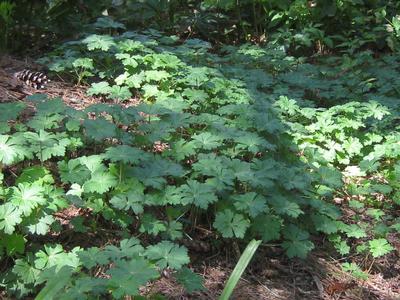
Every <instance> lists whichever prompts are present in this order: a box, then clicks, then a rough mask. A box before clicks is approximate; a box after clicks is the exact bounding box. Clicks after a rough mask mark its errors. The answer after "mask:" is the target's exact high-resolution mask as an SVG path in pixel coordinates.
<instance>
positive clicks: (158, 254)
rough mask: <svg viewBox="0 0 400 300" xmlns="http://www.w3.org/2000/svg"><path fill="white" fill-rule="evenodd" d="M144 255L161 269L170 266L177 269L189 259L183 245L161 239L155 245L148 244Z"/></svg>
mask: <svg viewBox="0 0 400 300" xmlns="http://www.w3.org/2000/svg"><path fill="white" fill-rule="evenodd" d="M145 255H146V257H147V258H148V259H150V260H154V261H155V262H156V264H157V265H158V267H160V268H161V269H164V268H166V267H170V268H172V269H177V270H179V269H181V268H182V266H183V265H185V264H188V263H189V261H190V259H189V256H188V254H187V249H186V248H185V247H183V246H179V245H176V244H174V243H171V242H169V241H162V242H160V243H158V244H157V245H154V246H149V247H148V248H147V249H146V251H145Z"/></svg>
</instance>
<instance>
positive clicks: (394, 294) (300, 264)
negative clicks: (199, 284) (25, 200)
mask: <svg viewBox="0 0 400 300" xmlns="http://www.w3.org/2000/svg"><path fill="white" fill-rule="evenodd" d="M22 67H23V68H29V67H32V68H35V65H34V64H33V63H31V62H29V61H25V62H24V61H20V60H16V59H12V58H10V57H8V58H7V61H5V60H3V62H2V64H0V75H1V74H3V76H5V75H4V74H8V75H11V73H12V71H16V70H20V69H21V68H22ZM1 72H2V73H1ZM11 78H12V77H11V76H10V77H9V79H10V80H12V79H11ZM1 81H2V82H1V84H0V102H4V101H10V100H11V101H24V99H25V97H26V96H28V95H32V94H34V93H37V92H39V93H45V94H47V95H49V97H51V98H54V97H60V98H62V99H63V101H64V102H65V103H66V104H67V105H69V106H71V107H73V108H75V109H84V108H85V107H87V106H89V105H92V104H95V103H99V102H103V101H104V99H102V98H99V97H89V96H87V95H86V87H84V86H74V85H71V84H70V83H68V82H64V81H62V79H61V78H59V79H55V80H53V81H52V82H51V83H50V84H49V85H48V86H47V87H46V89H43V90H40V91H37V90H34V89H33V88H30V87H27V86H23V87H18V88H16V87H15V85H14V86H13V84H10V85H9V86H7V84H6V81H5V80H4V78H1ZM5 97H7V99H5ZM2 98H3V99H2ZM138 103H139V100H138V99H133V100H131V101H130V102H129V101H128V102H127V103H124V105H127V106H129V105H137V104H138ZM84 214H85V212H84V211H82V210H79V209H76V208H74V207H71V208H69V209H67V210H65V211H63V212H61V213H60V215H59V216H60V218H63V219H64V220H63V225H68V222H69V220H70V219H71V218H72V217H74V216H77V215H84ZM199 229H200V231H208V230H207V229H205V228H199ZM73 234H74V237H73V240H74V243H76V242H77V241H82V242H83V243H85V241H86V242H87V240H88V237H87V236H85V234H84V233H82V234H80V235H82V236H80V237H79V236H76V235H78V233H73ZM194 236H195V238H194V242H192V243H191V244H190V245H186V246H187V248H188V249H189V254H190V257H191V264H190V267H191V268H192V269H193V270H194V271H195V272H196V273H198V274H200V275H201V276H202V277H203V278H204V283H205V284H204V285H205V287H206V290H205V291H203V292H196V293H194V294H192V295H188V294H187V293H186V292H185V290H184V289H183V288H182V287H181V286H180V285H178V284H176V282H175V280H174V278H173V277H171V276H169V274H168V272H165V273H164V274H163V276H162V277H161V278H160V279H159V280H157V281H155V282H152V283H151V284H149V285H148V286H146V287H143V289H142V293H143V294H144V295H151V294H156V293H161V294H163V295H165V296H167V297H168V298H170V299H210V300H211V299H217V298H218V295H219V294H220V293H221V292H222V289H223V287H224V284H225V282H226V281H227V279H228V278H229V276H230V274H231V273H232V271H233V268H234V267H235V263H236V262H237V260H238V259H239V257H240V250H239V248H242V246H243V245H238V244H235V243H233V244H232V243H231V244H229V245H223V244H222V245H220V246H219V247H218V249H213V248H212V247H211V246H210V245H211V244H212V243H211V242H212V241H213V240H215V238H216V237H215V236H207V237H206V238H204V240H201V234H198V236H199V239H200V240H199V241H196V239H197V238H196V235H194ZM64 238H65V237H64ZM91 238H92V237H89V239H91ZM109 238H110V239H111V240H112V233H110V235H109ZM110 239H108V240H107V237H106V236H104V235H103V236H102V238H99V239H97V238H96V237H95V240H96V242H95V243H96V244H97V246H98V247H102V246H104V245H106V244H108V243H110ZM314 243H315V244H316V250H314V251H313V252H312V254H311V255H309V257H308V258H307V259H306V260H300V259H288V258H287V257H286V256H285V255H284V253H283V251H281V250H280V248H278V247H277V246H275V245H264V246H261V247H260V248H259V249H258V251H257V253H256V255H255V256H254V257H253V260H252V262H251V263H250V265H249V266H248V268H247V270H246V271H245V274H244V275H243V276H242V278H241V280H240V282H239V284H238V285H237V287H236V289H235V291H234V294H233V296H232V299H247V300H250V299H277V300H279V299H310V300H311V299H327V300H328V299H329V300H330V299H332V300H333V299H338V300H339V299H349V300H350V299H354V300H356V299H360V300H361V299H363V300H365V299H380V300H396V299H400V260H399V258H400V242H397V243H395V244H396V246H397V247H396V248H397V249H396V251H394V252H392V253H391V254H390V255H388V256H385V257H383V258H380V259H377V260H375V261H374V263H373V266H371V269H370V270H368V271H369V277H368V279H367V280H360V279H357V278H355V277H353V276H351V275H350V274H349V273H346V272H343V271H342V269H341V267H340V264H341V263H342V262H341V261H340V260H337V259H335V258H334V254H333V253H334V251H333V250H332V249H330V248H328V247H329V246H327V244H328V243H325V242H324V241H323V240H322V238H321V239H320V240H314ZM91 244H93V241H91ZM80 246H82V247H84V246H85V245H80ZM330 253H332V256H331V255H330ZM359 259H360V260H362V259H363V258H362V257H360V258H359ZM0 299H2V296H1V294H0Z"/></svg>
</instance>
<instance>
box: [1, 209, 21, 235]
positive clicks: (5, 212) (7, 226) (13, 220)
mask: <svg viewBox="0 0 400 300" xmlns="http://www.w3.org/2000/svg"><path fill="white" fill-rule="evenodd" d="M21 222H22V219H21V212H20V211H19V210H18V209H17V208H16V207H15V206H14V205H12V204H11V203H6V204H3V205H0V229H1V230H3V231H4V233H6V234H12V233H13V232H14V230H15V226H16V225H18V224H20V223H21Z"/></svg>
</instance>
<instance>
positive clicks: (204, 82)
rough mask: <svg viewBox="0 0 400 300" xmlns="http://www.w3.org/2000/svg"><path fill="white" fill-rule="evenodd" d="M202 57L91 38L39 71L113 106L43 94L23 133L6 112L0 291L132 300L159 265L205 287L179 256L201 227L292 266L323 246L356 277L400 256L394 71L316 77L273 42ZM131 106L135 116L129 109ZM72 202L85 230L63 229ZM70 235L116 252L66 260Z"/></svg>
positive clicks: (155, 44) (201, 49) (172, 45)
mask: <svg viewBox="0 0 400 300" xmlns="http://www.w3.org/2000/svg"><path fill="white" fill-rule="evenodd" d="M210 49H211V47H210V45H209V44H208V43H207V42H204V41H201V40H198V39H189V40H186V41H185V42H181V41H180V40H179V39H178V38H176V37H174V36H165V35H163V34H162V33H160V32H157V31H152V30H150V31H147V32H142V33H139V32H125V33H123V34H121V35H119V36H110V35H102V34H92V35H88V36H86V37H85V38H83V39H81V40H77V41H72V42H67V43H65V44H63V45H62V46H61V47H59V48H58V49H56V50H55V51H54V52H53V53H51V54H50V55H49V56H48V57H45V58H43V59H42V60H41V62H42V63H46V64H48V65H49V68H50V70H52V71H54V72H57V73H59V74H60V75H62V76H69V77H70V78H73V79H74V80H75V81H76V82H77V83H83V84H88V86H89V87H88V90H87V93H88V95H91V96H94V97H98V98H99V99H103V100H107V101H108V102H106V103H99V104H94V105H92V106H90V107H88V108H86V109H85V110H84V111H78V110H74V109H72V108H70V107H67V106H65V105H64V104H63V102H62V101H61V99H58V98H56V99H47V97H46V96H44V95H43V94H40V95H33V96H31V97H30V99H29V100H30V101H31V102H32V103H33V104H34V105H35V107H36V110H35V113H34V114H33V115H32V116H31V117H30V118H28V119H26V118H25V117H22V116H21V113H22V111H23V109H24V105H23V104H20V103H3V104H1V111H2V112H3V113H2V114H1V119H0V121H1V126H0V127H1V135H0V160H1V171H2V173H1V174H2V186H1V189H0V199H1V205H0V237H1V239H0V249H1V252H0V253H1V259H2V261H3V263H2V265H3V266H4V267H3V269H2V277H1V281H0V282H1V286H3V287H4V288H5V289H6V290H7V292H8V293H9V294H10V295H14V296H16V297H23V296H25V295H28V294H37V293H38V291H39V290H40V288H41V287H43V283H45V282H48V284H49V282H51V280H52V279H53V280H54V278H57V280H59V281H60V282H62V283H63V284H62V286H61V287H59V288H60V289H64V291H63V293H62V294H63V296H61V298H62V299H92V298H91V297H94V296H96V297H103V296H104V295H106V294H111V295H112V296H113V297H114V298H123V297H124V296H125V295H131V296H135V295H138V294H139V287H140V286H142V285H145V284H146V283H147V282H148V281H151V280H154V279H156V278H158V277H159V276H160V272H161V271H162V270H163V269H166V268H169V269H172V270H174V271H176V272H174V276H175V277H176V279H177V281H178V282H180V283H181V284H183V285H184V286H185V288H186V289H187V290H188V291H189V292H193V291H195V290H201V289H202V288H203V287H202V284H201V279H200V278H199V276H198V275H196V274H194V273H193V272H192V271H191V270H190V269H189V268H187V267H186V265H187V264H188V263H189V256H188V251H187V249H186V248H185V246H183V245H182V244H181V240H182V238H183V237H190V236H191V234H192V232H193V229H194V228H195V227H196V226H206V227H209V228H213V230H214V231H215V234H216V235H217V236H220V237H222V238H224V239H228V240H235V241H240V240H243V241H248V240H250V239H251V238H257V239H262V241H263V242H264V243H267V242H271V241H274V242H278V243H280V245H281V246H282V248H283V249H284V250H285V252H286V255H287V256H288V257H290V258H292V257H300V258H306V256H307V254H308V253H309V252H310V251H311V250H313V249H314V248H315V245H316V240H317V238H318V236H320V235H321V234H323V235H326V236H328V238H329V240H330V241H331V243H332V245H333V247H334V248H335V249H336V250H337V253H338V255H342V256H344V257H347V256H348V257H349V259H348V262H346V264H344V265H343V267H344V269H345V270H347V271H349V272H352V273H353V275H355V276H358V277H361V278H365V277H367V276H368V274H367V273H366V272H363V270H368V269H369V267H370V266H369V265H368V263H369V264H371V263H373V258H377V257H380V256H383V255H386V254H388V253H389V252H390V251H392V250H393V247H392V246H391V244H390V243H389V241H388V239H387V238H388V236H389V235H393V234H396V233H397V234H398V232H399V230H400V223H399V219H398V217H399V216H398V215H396V212H395V209H394V208H395V207H398V205H400V198H399V197H400V191H399V182H400V181H399V179H400V164H399V156H400V134H399V110H398V105H397V101H398V100H397V98H398V96H399V85H398V84H397V83H396V82H395V81H394V80H395V78H397V77H398V75H399V70H398V68H397V67H396V66H397V65H398V57H397V56H389V55H388V56H383V57H382V58H381V59H379V60H377V59H373V58H372V55H371V53H369V52H362V53H360V54H358V55H356V56H354V57H350V56H344V57H341V58H339V57H328V58H324V57H322V58H316V62H317V63H315V64H310V63H307V61H306V60H305V59H302V58H294V57H290V56H287V54H286V53H285V52H284V48H281V47H278V46H276V45H270V44H269V45H267V46H265V47H260V46H251V45H243V46H240V47H234V46H227V47H224V48H222V49H221V53H219V54H212V53H211V51H210ZM377 66H378V67H377ZM132 98H139V99H140V100H141V103H140V104H139V105H137V106H130V105H128V106H126V105H125V104H124V101H126V102H127V103H129V101H130V100H131V99H132ZM155 145H162V147H161V149H159V148H156V147H155ZM71 205H73V206H74V207H76V208H79V209H81V210H82V211H85V212H86V215H85V217H83V216H81V215H79V216H76V217H75V218H73V219H72V220H71V224H70V225H68V224H67V225H65V224H62V223H61V222H60V219H59V218H58V217H57V213H58V212H60V211H63V210H65V209H68V208H69V207H71ZM341 208H342V209H341ZM343 208H346V213H342V211H343ZM68 226H70V227H69V228H70V229H68V230H72V232H73V233H71V234H75V233H84V234H85V235H86V236H88V237H90V236H96V235H101V232H110V231H111V232H112V233H113V235H114V238H115V239H114V241H113V242H112V243H110V244H109V245H107V246H105V247H100V246H99V245H96V241H95V239H93V241H90V240H89V241H87V240H86V241H85V243H83V244H82V245H80V244H79V243H76V244H75V245H73V246H71V244H66V243H63V239H62V238H61V237H62V236H63V234H65V230H66V229H67V228H68ZM354 253H358V254H359V255H365V257H367V259H366V260H365V262H366V263H365V265H357V264H355V263H354V262H353V261H352V260H351V259H350V254H351V255H352V254H354ZM371 256H372V259H368V258H369V257H371Z"/></svg>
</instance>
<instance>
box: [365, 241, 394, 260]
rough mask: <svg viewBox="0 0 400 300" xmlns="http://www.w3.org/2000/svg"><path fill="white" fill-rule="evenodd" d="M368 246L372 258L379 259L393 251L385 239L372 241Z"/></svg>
mask: <svg viewBox="0 0 400 300" xmlns="http://www.w3.org/2000/svg"><path fill="white" fill-rule="evenodd" d="M368 245H369V250H370V251H371V254H372V256H373V257H380V256H383V255H386V254H388V253H389V252H390V251H393V250H394V248H393V247H392V246H391V245H390V244H389V243H388V241H387V240H386V239H374V240H372V241H369V242H368Z"/></svg>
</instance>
